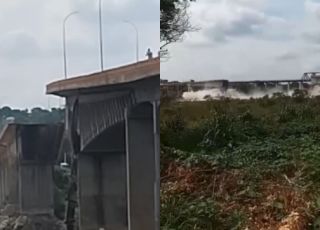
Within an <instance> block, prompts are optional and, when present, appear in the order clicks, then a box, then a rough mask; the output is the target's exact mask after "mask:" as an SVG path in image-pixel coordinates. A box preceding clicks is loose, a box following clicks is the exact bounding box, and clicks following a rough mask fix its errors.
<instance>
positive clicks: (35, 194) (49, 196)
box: [19, 162, 54, 215]
mask: <svg viewBox="0 0 320 230" xmlns="http://www.w3.org/2000/svg"><path fill="white" fill-rule="evenodd" d="M19 171H20V172H19V173H20V175H19V190H20V192H19V193H20V194H19V195H20V198H19V200H20V207H19V208H20V212H21V213H27V214H50V215H53V206H54V204H53V203H54V201H53V175H52V165H48V164H47V165H46V164H42V163H24V162H21V165H20V170H19Z"/></svg>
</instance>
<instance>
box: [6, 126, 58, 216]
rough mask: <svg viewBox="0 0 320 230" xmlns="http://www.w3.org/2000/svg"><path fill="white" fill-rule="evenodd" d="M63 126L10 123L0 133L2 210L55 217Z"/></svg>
mask: <svg viewBox="0 0 320 230" xmlns="http://www.w3.org/2000/svg"><path fill="white" fill-rule="evenodd" d="M62 133H63V125H59V124H54V125H42V124H32V125H30V124H8V125H7V126H6V127H4V129H3V130H2V133H1V134H0V207H2V208H4V209H10V210H11V211H10V212H12V213H17V214H28V215H30V214H32V215H39V214H41V215H42V214H49V215H53V206H54V205H53V191H54V189H53V186H54V185H53V175H52V172H53V165H54V163H55V160H56V156H57V153H58V146H59V143H60V141H61V137H62Z"/></svg>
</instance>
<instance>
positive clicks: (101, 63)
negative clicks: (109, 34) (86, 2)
mask: <svg viewBox="0 0 320 230" xmlns="http://www.w3.org/2000/svg"><path fill="white" fill-rule="evenodd" d="M99 27H100V65H101V71H103V69H104V67H103V64H104V60H103V28H102V0H99Z"/></svg>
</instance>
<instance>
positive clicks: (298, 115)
mask: <svg viewBox="0 0 320 230" xmlns="http://www.w3.org/2000/svg"><path fill="white" fill-rule="evenodd" d="M319 114H320V98H305V97H304V96H303V95H302V96H301V95H298V96H297V97H294V98H289V97H283V96H279V97H276V98H263V99H256V100H247V101H241V100H222V101H207V102H182V103H177V102H171V103H169V104H162V105H161V144H162V145H161V148H162V156H161V157H162V159H161V170H162V209H163V211H162V213H161V214H162V217H161V226H162V229H199V230H200V229H211V228H212V226H214V224H215V227H217V226H221V229H243V227H244V226H245V225H246V224H248V221H249V220H248V219H249V218H248V216H250V215H251V219H252V218H253V219H255V221H256V223H257V226H258V223H259V224H263V221H260V220H261V219H262V218H265V217H262V215H261V217H260V215H259V214H253V212H252V211H249V210H245V208H244V207H246V205H247V206H248V208H252V207H254V208H257V209H258V210H259V209H260V210H261V212H262V211H263V212H265V213H267V212H268V213H269V216H268V218H269V219H268V220H267V222H270V226H269V227H274V228H275V229H278V227H279V226H280V223H281V221H283V219H285V218H286V216H290V214H292V213H291V212H293V213H294V212H295V211H296V212H299V213H300V214H301V216H303V220H301V221H300V222H301V223H302V222H303V223H304V224H306V223H307V222H308V224H309V226H311V223H312V220H313V219H317V216H318V214H319V208H320V206H319V205H317V203H319V202H317V200H319V197H320V196H319V194H318V191H319V189H320V183H319V182H320V179H319V178H320V141H319V140H320V116H319ZM173 164H174V165H178V166H177V167H178V168H179V170H176V171H175V172H173V173H172V167H173V166H172V165H173ZM181 168H187V169H188V168H189V169H190V172H193V171H195V170H196V169H199V168H200V169H206V170H209V171H210V170H213V172H212V173H211V174H210V173H209V174H210V175H208V176H204V174H206V173H202V174H197V175H195V174H194V173H193V174H194V175H193V176H190V175H188V174H185V175H182V174H181ZM170 170H171V171H170ZM227 172H235V173H234V175H235V176H234V177H235V181H231V182H230V181H229V182H228V180H226V179H225V178H224V177H221V178H222V179H221V178H219V174H221V175H226V173H227ZM238 173H239V174H238ZM174 174H175V175H174ZM189 174H190V173H189ZM239 175H242V176H239ZM199 177H203V179H202V180H198V179H197V178H199ZM190 178H192V180H191V179H190ZM215 179H217V180H220V183H235V184H236V185H237V188H235V190H234V191H232V192H230V191H229V192H230V194H228V193H227V192H224V193H222V194H219V190H218V189H217V190H215V192H210V191H207V188H208V187H210V186H212V187H214V186H213V185H212V180H215ZM172 183H173V184H174V186H173V187H172V186H169V185H170V184H171V185H172ZM266 183H267V184H268V185H269V186H270V187H271V188H273V189H274V190H275V191H273V190H270V191H269V190H268V191H266V190H265V189H264V186H263V185H264V184H266ZM192 184H196V186H195V187H196V188H193V186H192ZM221 186H222V185H221ZM181 187H183V189H181ZM190 187H191V188H192V189H190ZM177 188H178V189H177ZM227 191H228V190H227ZM281 192H282V193H281ZM239 194H240V195H239ZM275 194H278V195H275ZM279 194H282V196H286V197H285V198H283V197H281V196H280V195H279ZM292 194H295V195H292ZM266 196H269V198H270V197H271V198H272V199H271V198H270V199H271V200H267V201H266V200H265V199H266ZM278 196H280V197H278ZM291 196H292V197H294V198H292V197H291ZM262 197H265V198H262ZM239 199H240V200H243V199H248V203H249V204H250V205H249V204H247V203H245V204H241V201H240V200H239ZM291 199H293V200H291ZM288 200H289V201H290V202H289V201H288ZM259 202H260V203H261V202H265V203H268V205H269V206H268V205H267V206H264V205H261V204H259ZM255 203H256V205H255ZM230 204H233V205H236V206H235V208H234V210H233V212H230V211H229V210H228V205H230ZM239 204H241V205H239ZM237 205H239V206H238V207H237ZM190 206H191V207H193V208H194V207H195V209H193V208H192V209H191V210H190V209H188V208H187V207H190ZM255 206H257V207H255ZM299 207H300V208H299ZM301 209H303V210H301ZM204 210H205V211H204ZM257 212H258V211H257ZM252 215H256V216H253V217H252ZM228 218H229V219H228ZM230 218H233V219H235V220H233V221H231V220H230ZM204 220H205V221H204ZM307 220H308V221H307ZM250 221H251V224H252V223H253V222H252V221H253V220H250ZM250 221H249V222H250ZM230 223H233V224H231V225H229V226H228V224H230ZM272 223H273V225H272V226H271V224H272ZM186 224H188V225H186ZM203 224H206V225H203ZM261 226H262V225H259V227H261ZM263 227H265V226H263ZM267 227H268V226H267ZM305 228H307V227H305ZM214 229H217V228H214ZM218 229H219V228H218ZM253 229H255V228H253ZM256 229H259V228H258V227H257V228H256Z"/></svg>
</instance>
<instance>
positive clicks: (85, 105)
mask: <svg viewBox="0 0 320 230" xmlns="http://www.w3.org/2000/svg"><path fill="white" fill-rule="evenodd" d="M159 85H160V58H152V59H149V60H146V61H142V62H138V63H135V64H131V65H127V66H122V67H119V68H114V69H110V70H106V71H103V72H99V73H94V74H90V75H86V76H80V77H75V78H71V79H67V80H62V81H57V82H53V83H51V84H49V85H47V93H48V94H54V95H58V96H60V97H65V98H66V120H65V135H64V136H65V138H64V141H63V143H65V144H64V146H71V148H67V147H63V146H62V147H61V149H60V151H62V152H67V151H69V149H71V150H72V154H71V156H72V161H71V162H70V163H71V164H72V171H73V176H74V178H75V179H74V184H73V186H72V187H71V188H70V194H69V207H68V211H67V226H68V229H73V228H74V226H75V225H77V224H76V223H75V218H74V216H75V207H76V206H77V203H78V205H79V213H80V214H79V225H80V229H81V230H93V229H105V230H106V229H108V230H127V229H129V230H150V229H159V226H160V200H159V199H160V198H159V197H160V194H159V193H160V163H159V161H160V156H159V155H160V147H159V139H160V137H159V106H160V90H159ZM76 193H77V194H78V198H77V196H76V195H75V194H76Z"/></svg>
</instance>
